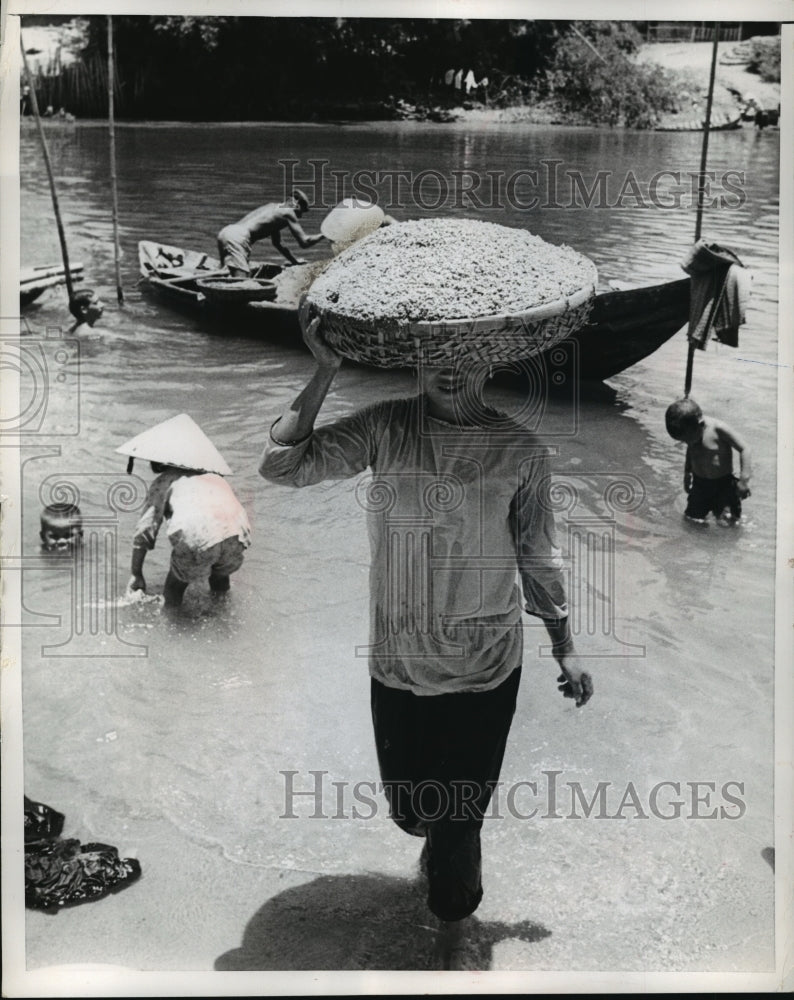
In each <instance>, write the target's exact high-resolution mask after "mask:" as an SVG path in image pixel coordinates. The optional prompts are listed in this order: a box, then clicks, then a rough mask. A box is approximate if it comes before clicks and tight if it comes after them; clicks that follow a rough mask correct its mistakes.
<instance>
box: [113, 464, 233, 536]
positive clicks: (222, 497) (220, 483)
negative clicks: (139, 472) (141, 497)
mask: <svg viewBox="0 0 794 1000" xmlns="http://www.w3.org/2000/svg"><path fill="white" fill-rule="evenodd" d="M163 520H165V521H166V522H167V529H166V530H167V532H168V537H169V539H170V540H171V541H175V540H176V539H177V538H178V539H179V540H180V541H182V542H184V543H185V544H186V545H188V546H189V547H190V548H191V549H194V550H196V551H197V552H204V551H205V550H206V549H209V548H212V546H213V545H217V544H218V543H219V542H223V541H225V540H226V539H227V538H233V537H234V536H235V535H236V536H237V537H238V538H239V539H240V541H241V542H242V543H243V545H244V546H245V547H246V548H247V547H248V546H249V545H250V544H251V527H250V525H249V523H248V516H247V514H246V513H245V508H244V507H243V506H242V504H241V503H240V501H239V500H238V499H237V497H236V496H235V495H234V491H233V490H232V488H231V486H229V484H228V483H227V482H226V480H225V479H224V478H223V476H219V475H216V473H214V472H205V473H202V474H198V475H197V474H195V473H190V472H186V471H184V470H181V469H168V470H167V471H166V472H162V473H161V474H160V475H159V476H158V477H157V478H156V479H155V480H154V481H153V482H152V484H151V486H150V487H149V491H148V493H147V495H146V505H145V507H144V511H143V514H142V515H141V518H140V520H139V521H138V524H137V525H136V527H135V536H134V538H133V543H132V544H133V546H134V547H135V548H146V549H153V548H154V543H155V540H156V538H157V533H158V532H159V530H160V526H161V524H162V523H163Z"/></svg>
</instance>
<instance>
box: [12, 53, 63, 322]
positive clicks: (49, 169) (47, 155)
mask: <svg viewBox="0 0 794 1000" xmlns="http://www.w3.org/2000/svg"><path fill="white" fill-rule="evenodd" d="M19 47H20V49H22V62H23V64H24V66H25V76H26V77H27V81H28V86H29V87H30V106H31V107H32V108H33V114H34V116H35V118H36V125H37V126H38V129H39V138H40V139H41V150H42V152H43V153H44V165H45V166H46V168H47V179H48V180H49V182H50V194H51V195H52V208H53V211H54V213H55V224H56V225H57V227H58V239H59V240H60V241H61V257H62V258H63V269H64V275H65V277H66V292H67V294H68V296H69V302H71V301H72V299H73V298H74V286H73V285H72V272H71V269H70V268H69V251H68V250H67V249H66V234H65V233H64V231H63V222H62V221H61V210H60V207H59V205H58V192H57V191H56V190H55V178H54V177H53V174H52V163H51V162H50V151H49V150H48V149H47V140H46V139H45V138H44V128H43V126H42V124H41V115H40V114H39V102H38V100H37V98H36V86H35V84H34V82H33V77H32V76H31V73H30V67H29V66H28V57H27V55H26V54H25V43H24V42H23V41H22V36H21V35H20V36H19Z"/></svg>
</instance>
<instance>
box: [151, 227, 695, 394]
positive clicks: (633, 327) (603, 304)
mask: <svg viewBox="0 0 794 1000" xmlns="http://www.w3.org/2000/svg"><path fill="white" fill-rule="evenodd" d="M158 250H164V251H165V254H166V255H167V256H164V257H162V258H161V257H160V256H159V255H158V254H157V251H158ZM168 255H170V256H171V257H172V258H173V259H174V261H175V262H176V263H174V264H171V265H168V266H157V261H158V260H160V259H162V260H167V259H168ZM139 257H140V262H141V278H142V282H143V286H144V288H145V289H146V290H147V291H148V292H149V293H150V294H151V295H152V296H153V297H154V298H155V299H157V300H158V301H160V302H162V303H163V304H164V305H167V306H169V307H170V308H173V309H177V310H179V311H180V312H182V313H186V314H189V315H192V316H194V317H196V318H197V320H199V321H200V323H201V325H202V326H205V327H208V328H210V329H211V330H212V331H213V332H217V333H220V334H224V335H237V334H242V333H245V334H248V335H253V336H262V337H267V339H269V340H274V341H280V342H284V343H287V344H292V345H294V346H300V347H303V338H302V336H301V331H300V324H299V322H298V299H299V291H300V289H301V283H300V280H292V279H293V277H295V276H297V277H298V278H299V277H300V273H301V272H298V270H297V269H294V268H286V267H282V265H281V264H280V263H278V262H265V263H264V264H262V265H259V266H258V267H259V270H258V272H257V273H258V276H259V277H264V278H272V279H273V280H275V281H276V283H277V285H278V284H279V281H281V282H282V289H283V283H284V282H285V281H286V280H287V279H286V277H285V276H288V277H289V279H290V286H291V293H290V295H284V296H283V297H282V298H281V299H279V297H278V296H277V299H276V301H274V302H248V303H245V304H239V305H236V304H219V303H213V302H211V301H210V300H208V299H207V298H206V297H205V296H204V295H202V294H201V292H200V291H199V289H198V288H197V286H196V280H197V279H199V278H201V277H202V276H203V275H204V276H205V275H206V274H207V273H210V272H212V271H213V270H217V269H218V268H219V264H218V262H217V261H215V260H213V259H212V258H209V257H207V256H206V255H203V254H198V253H195V252H194V251H183V250H181V249H179V248H177V247H163V246H162V245H161V244H154V243H149V242H145V243H142V244H141V245H140V248H139ZM199 264H200V266H199ZM305 274H306V276H307V281H306V287H305V288H303V291H305V290H307V289H308V287H309V284H310V283H311V274H312V272H311V271H306V272H305ZM279 294H281V293H279ZM688 318H689V278H681V279H679V280H678V281H668V282H665V283H663V284H658V285H652V286H645V287H640V288H629V289H626V290H621V291H612V292H605V293H601V294H599V295H596V297H595V299H594V302H593V308H592V311H591V313H590V318H589V320H588V322H587V324H586V325H585V326H584V327H583V328H582V329H581V330H579V331H578V332H577V333H576V334H574V335H573V336H572V337H570V338H569V339H568V340H566V341H564V342H563V344H562V345H557V346H558V347H563V348H566V349H565V350H564V351H562V352H558V353H557V355H555V357H556V358H557V359H561V360H559V361H555V362H554V371H555V373H556V374H562V375H564V376H565V377H570V378H575V379H576V380H594V381H603V380H604V379H607V378H611V377H612V376H613V375H617V374H618V373H619V372H621V371H624V370H625V369H626V368H629V367H631V366H632V365H634V364H636V363H637V362H638V361H641V360H642V359H643V358H646V357H648V355H650V354H652V353H653V352H654V351H656V350H658V348H659V347H661V346H662V344H664V343H665V342H666V341H667V340H669V339H670V338H671V337H672V336H674V335H675V334H676V333H677V332H678V331H679V330H680V329H681V328H682V327H683V326H684V325H685V324H686V322H687V320H688ZM552 350H554V349H552Z"/></svg>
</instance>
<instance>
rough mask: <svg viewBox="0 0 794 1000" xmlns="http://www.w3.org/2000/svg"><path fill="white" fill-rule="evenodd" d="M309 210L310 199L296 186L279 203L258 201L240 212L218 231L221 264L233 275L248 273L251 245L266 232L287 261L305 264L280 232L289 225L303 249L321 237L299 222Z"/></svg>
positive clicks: (288, 227) (266, 235)
mask: <svg viewBox="0 0 794 1000" xmlns="http://www.w3.org/2000/svg"><path fill="white" fill-rule="evenodd" d="M308 211H309V202H308V201H307V199H306V195H305V194H304V193H303V192H302V191H300V190H298V189H297V188H296V189H295V190H294V191H293V192H292V197H291V198H288V199H287V200H286V201H284V202H282V203H281V204H280V205H277V204H276V203H275V202H271V203H270V204H268V205H261V206H260V207H259V208H255V209H254V210H253V212H249V213H248V215H245V216H243V218H242V219H240V221H239V222H233V223H232V224H231V225H229V226H224V228H223V229H221V231H220V232H219V233H218V254H219V255H220V259H221V265H222V266H223V265H228V268H229V273H230V274H231V275H232V277H248V275H250V273H251V269H250V266H249V264H250V260H251V247H252V246H253V244H254V243H256V242H257V241H258V240H263V239H265V238H266V237H268V236H269V237H270V242H271V243H272V244H273V246H274V247H275V248H276V250H278V252H279V253H280V254H281V255H282V256H283V257H286V258H287V260H288V261H289V262H290V264H305V263H306V261H305V260H303V259H301V258H298V257H295V256H294V255H293V253H292V251H291V250H289V249H288V248H287V247H285V246H284V245H283V244H282V242H281V232H282V230H284V229H289V231H290V232H291V233H292V235H293V236H294V237H295V239H296V240H297V242H298V245H299V246H301V247H302V248H303V249H305V248H306V247H312V246H314V245H315V243H319V242H320V240H324V239H325V237H324V236H323V234H322V233H317V234H316V235H314V236H308V235H307V234H306V233H305V232H304V231H303V229H302V227H301V224H300V223H299V222H298V219H300V218H301V216H302V215H305V213H306V212H308Z"/></svg>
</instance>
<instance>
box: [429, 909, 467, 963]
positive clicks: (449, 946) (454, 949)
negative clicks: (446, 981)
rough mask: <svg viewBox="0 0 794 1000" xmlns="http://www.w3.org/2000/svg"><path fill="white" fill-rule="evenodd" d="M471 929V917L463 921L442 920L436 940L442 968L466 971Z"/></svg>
mask: <svg viewBox="0 0 794 1000" xmlns="http://www.w3.org/2000/svg"><path fill="white" fill-rule="evenodd" d="M470 927H471V917H464V918H463V920H440V921H439V929H438V937H437V938H436V954H437V956H438V959H439V962H440V964H441V968H442V969H445V970H449V971H452V970H456V969H457V970H461V969H465V968H466V965H465V964H464V959H465V955H466V941H467V937H468V932H469V929H470Z"/></svg>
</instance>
